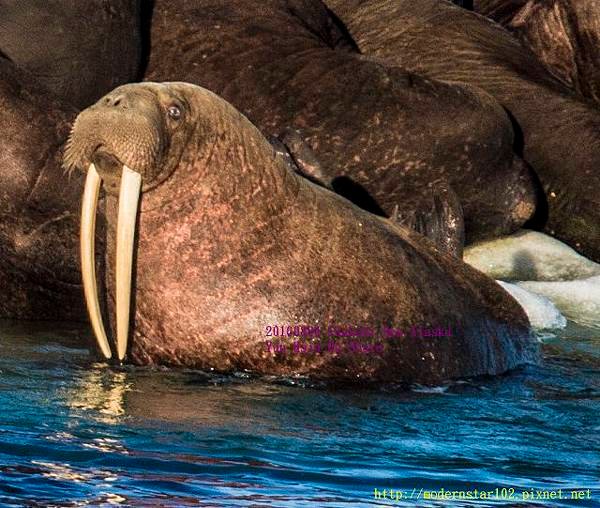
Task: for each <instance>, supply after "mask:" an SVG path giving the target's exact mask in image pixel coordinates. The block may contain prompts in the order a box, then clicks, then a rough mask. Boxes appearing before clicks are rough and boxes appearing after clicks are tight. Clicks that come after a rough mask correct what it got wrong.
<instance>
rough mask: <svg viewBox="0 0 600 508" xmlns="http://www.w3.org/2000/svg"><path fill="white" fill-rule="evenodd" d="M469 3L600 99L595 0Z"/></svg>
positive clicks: (599, 7)
mask: <svg viewBox="0 0 600 508" xmlns="http://www.w3.org/2000/svg"><path fill="white" fill-rule="evenodd" d="M473 8H474V10H475V11H476V12H479V13H480V14H483V15H484V16H487V17H489V18H491V19H493V20H494V21H497V22H498V23H500V24H502V26H504V27H506V28H508V29H509V30H510V31H511V32H512V33H514V34H515V35H516V36H517V37H518V38H519V39H520V40H521V41H522V42H523V43H524V44H525V45H526V46H528V47H529V48H531V50H532V51H533V52H534V53H535V54H536V56H537V57H538V58H539V59H540V60H541V61H542V62H543V63H544V65H545V66H546V68H547V69H548V70H549V71H550V72H552V73H553V74H554V75H555V76H557V77H558V78H560V79H561V80H562V81H563V82H565V83H566V84H568V85H569V86H570V87H572V88H573V89H575V90H577V91H578V92H579V93H580V94H581V95H583V96H585V97H588V98H590V99H592V100H594V101H596V102H600V3H598V0H552V1H550V2H548V1H546V0H476V1H475V2H474V3H473Z"/></svg>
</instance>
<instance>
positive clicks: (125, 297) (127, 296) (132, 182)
mask: <svg viewBox="0 0 600 508" xmlns="http://www.w3.org/2000/svg"><path fill="white" fill-rule="evenodd" d="M141 188H142V175H140V174H139V173H136V172H135V171H132V170H131V169H129V168H128V167H127V166H123V174H122V176H121V191H120V193H119V219H118V222H117V270H116V272H117V353H118V356H119V360H123V359H124V358H125V354H126V353H127V342H128V338H129V313H130V310H131V279H132V270H133V249H134V242H135V227H136V220H137V212H138V204H139V200H140V192H141Z"/></svg>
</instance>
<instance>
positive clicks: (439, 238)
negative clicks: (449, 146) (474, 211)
mask: <svg viewBox="0 0 600 508" xmlns="http://www.w3.org/2000/svg"><path fill="white" fill-rule="evenodd" d="M390 220H393V221H394V222H396V223H398V224H400V225H402V226H405V227H408V228H410V229H412V230H414V231H417V232H418V233H421V234H422V235H423V236H425V237H427V238H429V239H430V240H431V241H432V242H433V243H434V244H435V245H436V247H437V248H438V249H439V250H441V251H443V252H446V253H448V254H450V255H452V256H455V257H458V258H459V259H462V255H463V248H464V244H465V221H464V218H463V211H462V206H461V204H460V201H459V199H458V196H457V195H456V194H455V192H454V191H453V190H452V188H451V187H450V185H448V184H447V183H442V182H438V183H434V184H432V185H431V186H430V187H429V188H428V189H426V190H425V192H418V193H413V192H411V193H410V194H409V193H407V199H406V200H403V202H402V203H400V204H397V205H396V206H395V207H394V210H393V211H392V214H391V215H390Z"/></svg>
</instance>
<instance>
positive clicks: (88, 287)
mask: <svg viewBox="0 0 600 508" xmlns="http://www.w3.org/2000/svg"><path fill="white" fill-rule="evenodd" d="M100 183H101V179H100V176H99V175H98V172H97V171H96V167H95V166H94V165H93V164H90V167H89V169H88V173H87V178H86V181H85V190H84V191H83V204H82V207H81V237H80V249H81V274H82V278H83V292H84V295H85V303H86V305H87V309H88V314H89V315H90V321H91V323H92V329H93V331H94V335H95V336H96V340H97V341H98V345H99V346H100V349H101V350H102V353H103V354H104V356H105V357H106V358H107V359H110V358H111V357H112V353H111V352H110V346H109V345H108V339H107V338H106V331H105V330H104V325H103V324H102V315H101V313H100V302H99V301H98V286H97V283H96V262H95V236H96V209H97V207H98V195H99V194H100Z"/></svg>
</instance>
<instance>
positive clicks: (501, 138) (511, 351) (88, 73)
mask: <svg viewBox="0 0 600 508" xmlns="http://www.w3.org/2000/svg"><path fill="white" fill-rule="evenodd" d="M468 3H470V4H471V5H468V6H466V5H465V4H468ZM454 4H461V5H462V6H459V5H454ZM454 4H453V3H452V2H449V1H447V0H418V1H415V0H264V1H261V2H249V1H247V0H175V1H173V0H153V1H148V0H89V1H86V2H80V1H79V0H48V1H46V2H43V3H42V2H35V1H33V0H23V1H20V2H11V1H6V0H0V133H1V134H0V136H2V141H3V143H2V150H0V174H1V176H2V185H1V187H0V204H1V205H2V207H1V215H0V259H1V260H2V261H1V264H0V292H1V295H0V296H1V298H0V318H10V319H23V320H32V319H45V320H75V321H85V320H87V319H88V317H89V319H90V320H91V324H92V328H93V331H94V335H95V337H96V339H97V341H98V345H99V348H100V350H101V352H102V353H103V354H104V356H105V357H106V358H107V359H110V358H115V359H116V360H119V361H123V360H125V359H126V360H127V361H128V362H131V363H133V364H137V365H167V366H183V367H188V368H197V369H206V370H213V371H217V372H231V371H244V370H246V371H249V372H252V373H255V374H258V375H275V376H302V377H308V378H311V379H317V380H331V381H336V382H337V381H339V382H365V383H368V382H394V383H420V384H437V383H441V382H443V381H445V380H450V379H456V378H464V377H472V376H480V375H496V374H500V373H504V372H506V371H508V370H510V369H513V368H515V367H517V366H520V365H522V364H525V363H529V362H534V361H536V359H537V357H538V354H539V351H538V342H537V340H536V339H535V337H534V334H533V332H532V330H531V326H530V323H529V320H528V318H527V316H526V314H525V312H524V310H523V309H522V308H521V306H520V305H519V304H518V303H517V302H516V301H515V300H514V299H513V298H512V297H511V296H510V295H509V294H508V293H507V292H506V291H505V290H504V289H503V288H502V287H501V286H500V285H499V284H498V283H496V282H495V281H494V280H493V279H492V278H490V277H488V276H487V275H484V274H483V273H481V272H479V271H478V270H476V269H475V268H472V267H471V266H469V265H467V264H465V263H464V262H463V261H462V257H463V247H464V246H465V245H466V244H471V243H472V242H474V241H478V240H485V239H491V238H496V237H499V236H501V235H507V234H510V233H513V232H515V231H517V230H519V229H520V228H522V227H523V226H524V225H527V226H528V227H529V228H532V229H537V230H539V231H544V232H546V233H548V234H550V235H552V236H554V237H555V238H557V239H559V240H561V241H563V242H565V243H566V244H568V245H569V246H570V247H572V248H573V249H575V250H576V251H578V252H579V253H581V254H583V255H584V256H586V257H588V258H590V259H591V260H593V261H600V104H599V103H598V102H599V101H600V58H599V52H600V45H599V42H598V41H599V40H600V9H599V5H598V2H596V1H595V0H544V1H542V0H481V1H475V2H458V1H457V2H454ZM473 10H474V11H476V12H473ZM485 16H489V18H488V17H485ZM490 18H491V19H490ZM502 25H503V26H502ZM328 323H337V324H343V325H349V326H369V327H375V328H378V327H384V326H386V327H393V328H396V329H399V328H405V329H410V328H411V327H414V326H418V327H421V328H432V329H433V328H435V327H444V328H445V329H451V330H452V331H453V333H452V335H451V336H450V337H448V336H444V337H439V336H424V337H420V338H418V339H415V338H410V337H404V338H392V339H390V338H383V337H374V338H373V340H375V341H377V342H385V348H384V350H383V352H382V353H379V354H372V353H368V352H367V350H366V349H365V350H364V351H363V352H357V350H356V348H354V349H341V350H339V351H336V352H335V353H333V354H277V353H276V352H274V351H273V350H271V349H269V348H265V327H266V326H268V325H282V326H284V327H285V325H291V326H292V327H293V326H294V325H309V326H312V327H315V326H320V325H322V326H323V334H324V333H325V330H326V325H327V324H328ZM322 338H325V337H322ZM285 340H288V337H286V338H285ZM363 342H364V339H363Z"/></svg>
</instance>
